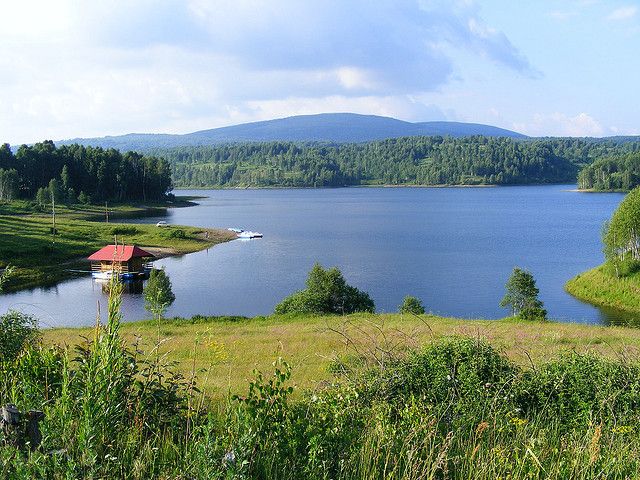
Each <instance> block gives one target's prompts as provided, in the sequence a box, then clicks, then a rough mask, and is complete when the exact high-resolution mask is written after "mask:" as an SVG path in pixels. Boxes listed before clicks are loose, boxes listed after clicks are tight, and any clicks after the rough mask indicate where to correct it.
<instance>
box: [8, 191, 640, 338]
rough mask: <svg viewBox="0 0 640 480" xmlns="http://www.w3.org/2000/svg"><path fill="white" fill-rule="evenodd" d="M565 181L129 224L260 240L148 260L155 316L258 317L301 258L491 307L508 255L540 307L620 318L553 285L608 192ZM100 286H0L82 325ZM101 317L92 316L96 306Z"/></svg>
mask: <svg viewBox="0 0 640 480" xmlns="http://www.w3.org/2000/svg"><path fill="white" fill-rule="evenodd" d="M573 188H575V186H574V185H553V186H533V187H531V186H528V187H499V188H341V189H320V190H211V191H196V192H184V191H181V192H179V194H194V195H204V196H206V197H207V198H204V199H202V200H199V203H200V205H198V206H196V207H191V208H180V209H173V210H171V211H170V212H169V214H168V215H167V216H166V217H162V218H151V217H149V218H144V219H140V220H137V222H145V223H146V222H149V223H155V222H156V221H158V220H160V219H163V220H166V221H167V222H168V223H171V224H183V225H198V226H206V227H240V228H245V229H250V230H257V231H259V232H262V233H263V234H264V238H263V239H258V240H249V241H241V240H236V241H233V242H230V243H226V244H222V245H218V246H216V247H213V248H211V249H209V250H207V251H202V252H198V253H194V254H190V255H186V256H182V257H175V258H166V259H163V260H160V261H158V262H156V265H158V266H162V267H165V269H166V271H167V273H168V274H169V276H170V277H171V281H172V282H173V289H174V292H175V295H176V301H175V303H174V304H173V306H172V307H171V308H170V309H169V311H168V315H171V316H174V315H180V316H191V315H194V314H207V315H209V314H210V315H249V316H253V315H262V314H269V313H270V312H272V311H273V307H274V306H275V304H276V303H278V301H279V300H281V299H282V298H283V297H285V296H286V295H288V294H290V293H292V292H293V291H295V290H298V289H300V288H303V287H304V280H305V278H306V275H307V272H308V271H309V269H310V268H311V267H312V265H313V263H314V262H316V261H319V262H320V263H322V264H323V265H324V266H334V265H335V266H338V267H339V268H340V269H341V270H342V272H343V274H344V276H345V277H346V279H347V281H348V282H349V283H351V284H353V285H355V286H357V287H359V288H361V289H363V290H366V291H367V292H369V293H370V295H371V296H372V298H373V299H374V300H375V303H376V306H377V308H378V311H383V312H392V311H396V310H397V306H398V304H400V303H401V301H402V298H403V297H404V296H405V295H407V294H411V295H415V296H417V297H419V298H421V299H422V300H423V302H424V304H425V306H426V307H427V310H431V311H432V312H433V313H437V314H441V315H450V316H457V317H467V318H501V317H504V316H505V315H506V314H507V311H506V310H505V309H503V308H500V307H499V306H498V303H499V302H500V299H501V298H502V296H503V295H504V284H505V282H506V281H507V279H508V277H509V275H510V273H511V271H512V270H513V267H514V266H519V267H523V268H526V269H529V270H530V271H531V272H532V273H533V274H534V276H535V278H536V280H537V282H538V287H539V288H540V292H541V299H542V300H543V301H544V303H545V307H546V308H547V309H548V311H549V315H550V316H551V317H552V318H554V319H557V320H560V321H567V322H569V321H570V322H580V323H592V324H598V323H600V324H608V323H616V322H621V321H627V322H628V321H633V320H634V319H633V318H632V317H628V316H624V315H621V314H619V313H618V312H614V311H604V310H601V309H598V308H595V307H592V306H590V305H587V304H584V303H582V302H580V301H578V300H576V299H574V298H573V297H571V296H570V295H568V294H567V293H565V292H564V290H563V285H564V283H565V282H566V281H567V280H568V279H570V278H571V277H573V276H574V275H575V274H577V273H579V272H581V271H584V270H586V269H589V268H591V267H593V266H595V265H598V264H599V263H601V262H602V253H601V246H600V228H601V226H602V223H603V222H604V220H606V219H607V218H609V217H610V216H611V214H612V213H613V211H614V210H615V208H616V207H617V205H618V203H619V202H620V200H621V199H622V198H623V195H621V194H615V193H613V194H611V193H610V194H595V193H578V192H572V191H570V190H571V189H573ZM97 302H100V304H101V306H102V310H103V312H104V310H105V309H106V295H105V294H104V293H103V292H102V288H101V285H100V284H98V283H96V282H94V281H93V280H92V279H91V278H89V277H81V278H77V279H74V280H70V281H66V282H63V283H60V284H59V285H57V286H56V287H53V288H46V289H35V290H29V291H23V292H19V293H15V294H8V295H3V296H0V309H2V310H3V311H4V310H6V309H7V308H16V309H20V310H23V311H27V312H31V313H34V314H36V315H37V316H38V317H39V318H41V320H42V323H43V324H44V325H50V326H58V325H90V324H92V323H94V322H95V316H96V303H97ZM123 312H124V318H125V320H127V321H132V320H137V319H141V318H145V317H148V315H147V314H146V312H145V310H144V308H143V299H142V296H141V295H140V294H128V295H126V296H125V298H124V301H123ZM103 316H104V314H103Z"/></svg>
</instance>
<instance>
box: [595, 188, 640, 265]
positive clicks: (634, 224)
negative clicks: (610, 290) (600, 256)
mask: <svg viewBox="0 0 640 480" xmlns="http://www.w3.org/2000/svg"><path fill="white" fill-rule="evenodd" d="M602 237H603V238H602V241H603V245H604V248H603V250H604V254H605V258H606V260H607V262H608V263H609V264H610V265H612V266H613V267H614V269H615V271H616V275H617V276H625V275H628V274H631V273H633V272H635V271H636V270H637V269H638V266H639V265H640V187H637V188H634V189H633V190H631V191H630V192H629V193H628V194H627V196H626V197H625V198H624V200H623V201H622V202H621V203H620V205H619V206H618V208H617V209H616V211H615V212H614V213H613V217H612V218H611V221H610V222H608V223H607V224H605V226H604V227H603V235H602Z"/></svg>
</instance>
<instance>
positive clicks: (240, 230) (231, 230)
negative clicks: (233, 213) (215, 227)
mask: <svg viewBox="0 0 640 480" xmlns="http://www.w3.org/2000/svg"><path fill="white" fill-rule="evenodd" d="M227 230H229V231H230V232H234V233H242V232H244V230H243V229H241V228H227Z"/></svg>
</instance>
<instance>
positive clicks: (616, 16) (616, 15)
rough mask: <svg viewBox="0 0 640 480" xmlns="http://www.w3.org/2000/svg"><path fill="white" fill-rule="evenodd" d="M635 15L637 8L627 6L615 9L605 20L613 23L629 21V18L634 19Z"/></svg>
mask: <svg viewBox="0 0 640 480" xmlns="http://www.w3.org/2000/svg"><path fill="white" fill-rule="evenodd" d="M637 13H638V7H636V6H633V5H629V6H626V7H620V8H617V9H615V10H614V11H612V12H611V13H610V14H609V15H608V16H607V19H608V20H614V21H619V20H629V19H630V18H633V17H635V16H636V14H637Z"/></svg>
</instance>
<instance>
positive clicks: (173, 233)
mask: <svg viewBox="0 0 640 480" xmlns="http://www.w3.org/2000/svg"><path fill="white" fill-rule="evenodd" d="M164 236H165V237H166V238H181V239H184V238H188V236H187V232H185V231H184V230H183V229H182V228H168V229H166V231H165V232H164Z"/></svg>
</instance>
